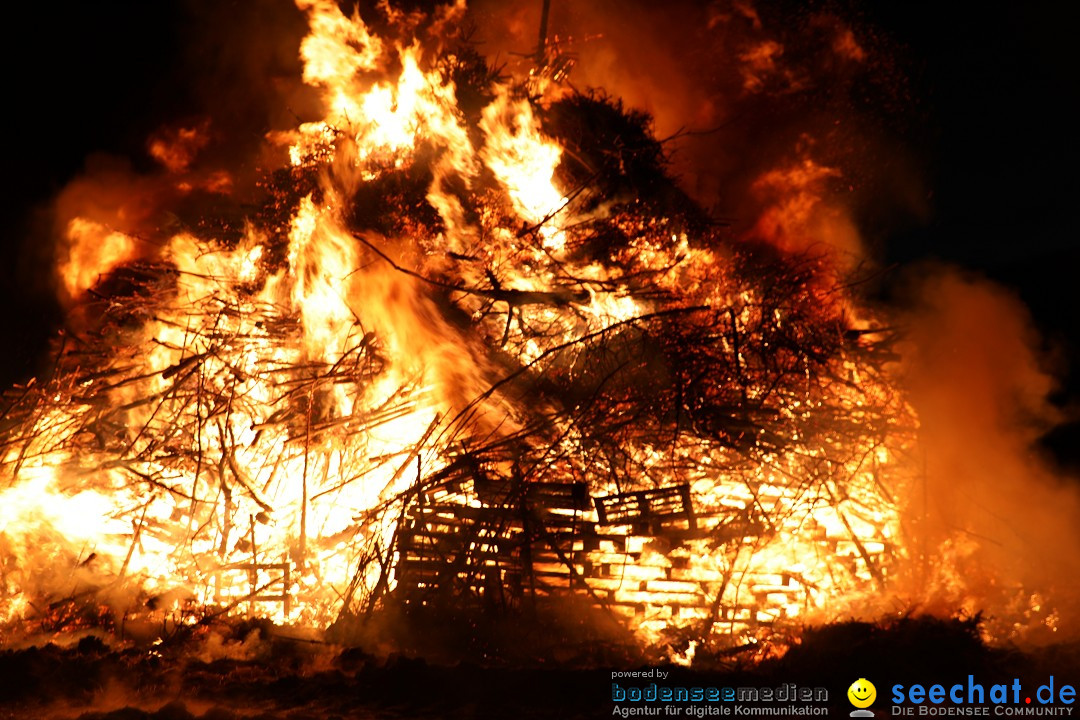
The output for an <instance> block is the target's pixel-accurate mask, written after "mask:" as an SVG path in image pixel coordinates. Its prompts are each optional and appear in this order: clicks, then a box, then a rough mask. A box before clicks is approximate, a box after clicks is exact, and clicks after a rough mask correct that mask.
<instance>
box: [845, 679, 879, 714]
mask: <svg viewBox="0 0 1080 720" xmlns="http://www.w3.org/2000/svg"><path fill="white" fill-rule="evenodd" d="M847 697H848V700H849V701H850V702H851V704H852V705H854V706H855V707H857V708H866V707H870V706H871V705H873V704H874V700H875V699H876V698H877V688H875V687H874V683H872V682H870V681H869V680H867V679H866V678H859V679H858V680H856V681H855V682H853V683H851V687H849V688H848V689H847Z"/></svg>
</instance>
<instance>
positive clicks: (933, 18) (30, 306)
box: [0, 0, 1080, 462]
mask: <svg viewBox="0 0 1080 720" xmlns="http://www.w3.org/2000/svg"><path fill="white" fill-rule="evenodd" d="M286 4H287V3H286ZM260 6H261V7H262V8H266V5H264V4H263V3H255V2H246V3H227V2H226V3H214V4H212V5H211V4H209V3H205V2H203V3H200V2H186V3H179V2H134V1H131V0H126V1H123V2H110V3H70V4H65V3H59V4H56V3H49V4H39V5H35V7H34V8H33V9H29V10H25V9H24V10H23V11H22V17H20V18H18V19H17V20H16V21H14V22H13V21H11V19H10V18H9V22H8V23H7V36H8V37H7V41H6V42H5V43H4V44H3V49H2V52H3V59H2V62H3V67H4V68H5V69H6V72H5V78H6V80H7V83H6V87H5V88H4V93H5V94H6V95H7V98H8V102H7V103H5V104H6V106H7V109H6V111H5V116H6V118H5V119H6V123H5V124H6V125H7V130H6V131H5V139H6V142H5V143H4V150H3V159H4V168H5V173H6V182H5V183H4V190H3V193H2V198H3V199H2V201H0V238H2V241H0V242H2V246H0V252H2V255H0V273H2V274H0V302H2V308H3V309H2V311H0V338H3V345H4V347H3V351H2V352H0V385H2V386H4V387H6V386H8V385H10V384H11V383H12V382H18V381H25V380H26V379H28V378H29V377H30V376H32V375H34V374H35V373H37V372H38V371H39V370H40V363H41V361H42V357H43V353H44V352H45V350H46V348H47V343H48V340H49V338H50V337H52V336H53V334H54V333H55V330H56V328H57V327H58V326H59V323H60V318H61V315H60V312H59V310H58V308H57V307H56V306H55V304H54V303H53V302H52V300H51V299H50V298H51V293H50V290H49V287H48V282H47V280H46V279H45V278H44V277H43V276H44V275H46V274H47V261H46V260H47V253H46V252H43V251H42V248H43V246H44V245H45V244H46V243H47V242H48V227H47V223H46V222H45V220H44V219H43V218H44V215H43V213H42V212H41V208H43V207H44V206H45V205H46V204H47V202H48V201H49V199H50V198H51V197H53V196H55V194H56V193H57V192H58V191H59V190H60V189H61V188H62V187H63V186H64V185H65V184H66V183H67V182H68V181H69V180H70V179H71V178H72V177H73V176H74V175H75V174H76V173H78V172H79V170H80V169H81V168H82V167H83V164H84V162H85V159H86V157H87V156H88V155H90V154H91V153H94V152H106V153H109V154H113V155H120V156H127V157H131V158H133V159H134V162H135V163H136V165H138V163H140V162H141V163H145V162H146V160H145V153H144V148H145V141H146V137H147V135H149V133H150V132H152V131H153V130H154V129H155V128H157V127H159V126H160V125H161V124H163V123H165V122H168V121H171V120H175V119H176V118H182V117H185V116H191V115H198V114H203V113H211V114H214V107H213V104H214V100H213V99H212V98H213V97H214V96H215V92H216V94H217V96H218V97H221V95H222V93H221V90H222V89H224V90H226V94H228V93H227V90H228V88H229V83H230V77H231V75H230V73H233V71H234V70H235V67H234V65H231V64H230V61H229V58H230V53H229V48H228V47H224V46H223V45H227V44H228V43H230V42H236V40H235V38H236V37H237V35H238V33H236V32H222V26H223V25H237V26H239V25H241V24H244V23H253V25H252V31H251V38H252V41H256V42H257V41H259V40H260V33H262V32H264V31H265V32H266V33H278V34H280V33H281V32H282V27H281V26H282V24H283V23H284V25H286V26H287V25H289V23H290V21H289V19H288V14H287V13H286V14H285V15H280V14H279V15H278V16H275V17H276V19H274V20H268V21H266V22H260V19H264V15H263V13H262V10H260ZM211 7H212V8H213V9H212V11H211V10H210V8H211ZM842 11H844V12H853V13H855V14H857V15H858V16H859V17H860V18H861V20H862V21H863V22H864V23H866V24H867V25H869V26H872V27H875V28H877V30H878V32H879V33H881V35H882V37H886V38H888V40H889V41H890V43H892V44H893V45H894V46H895V47H897V48H898V49H899V52H900V53H901V55H902V56H903V57H902V65H903V67H904V70H905V73H906V74H907V76H908V82H909V83H910V88H911V92H912V94H913V96H915V97H916V98H918V101H919V105H920V107H921V110H920V112H919V113H918V114H917V115H915V116H914V122H912V123H909V126H908V132H907V134H906V137H905V138H904V140H903V141H904V142H905V143H907V144H908V148H907V149H906V150H907V151H908V152H910V154H911V156H912V157H915V158H918V159H919V166H920V167H921V168H922V169H923V172H924V173H925V175H926V177H925V179H924V182H925V185H926V186H927V187H929V188H930V189H931V202H930V208H931V211H930V215H929V217H927V218H921V219H918V220H917V221H915V220H912V221H907V222H900V223H897V227H896V229H895V230H892V231H890V232H888V233H887V234H886V238H885V242H884V246H883V252H884V258H883V259H884V260H885V261H886V262H887V263H899V264H901V265H905V264H911V263H915V262H918V261H920V260H923V259H926V258H936V259H942V260H945V261H948V262H951V263H955V264H958V265H960V266H963V267H967V268H971V269H973V270H975V271H978V272H980V273H983V274H986V275H988V276H990V277H992V278H993V279H995V280H997V281H999V282H1001V283H1003V284H1005V285H1006V286H1008V287H1011V288H1013V289H1015V290H1016V291H1017V292H1018V293H1019V294H1020V296H1021V297H1022V298H1023V300H1024V301H1025V302H1026V304H1027V305H1028V306H1029V307H1030V308H1031V311H1032V313H1033V316H1034V318H1035V320H1036V323H1037V325H1038V326H1039V328H1040V330H1041V331H1042V333H1043V337H1044V338H1045V339H1046V342H1047V346H1048V348H1054V349H1056V351H1057V352H1058V353H1059V356H1060V357H1063V358H1064V359H1065V363H1064V366H1063V368H1062V371H1063V385H1062V389H1061V391H1060V392H1059V393H1058V396H1057V397H1056V400H1057V401H1058V402H1059V403H1061V404H1062V405H1065V406H1068V405H1072V404H1075V403H1076V402H1077V400H1078V399H1080V371H1078V368H1080V362H1078V358H1080V352H1078V350H1080V316H1078V314H1077V313H1076V312H1075V311H1074V309H1073V308H1074V305H1076V302H1075V298H1076V296H1077V291H1076V287H1077V284H1076V281H1075V277H1074V276H1075V274H1076V273H1077V268H1078V267H1080V240H1078V239H1080V235H1078V232H1077V231H1078V229H1080V228H1078V218H1077V213H1076V211H1075V209H1074V205H1075V201H1074V199H1075V198H1076V196H1077V191H1078V185H1080V180H1078V168H1080V164H1078V162H1077V161H1078V159H1080V157H1078V155H1080V153H1078V152H1077V138H1076V131H1075V125H1076V118H1075V114H1074V111H1073V110H1072V108H1073V107H1074V106H1075V104H1076V101H1077V100H1080V98H1078V94H1080V93H1078V92H1077V87H1078V83H1077V73H1076V71H1077V69H1078V65H1080V63H1078V62H1077V60H1076V57H1075V53H1074V51H1073V50H1072V49H1071V48H1072V47H1073V40H1074V38H1073V35H1074V32H1075V29H1074V25H1073V24H1072V23H1071V22H1070V21H1069V20H1068V18H1066V10H1065V9H1064V8H1063V7H1061V6H1059V5H1054V4H1051V3H1048V2H1042V3H1018V4H1015V5H1014V6H1013V7H1010V8H1009V9H1008V10H1001V9H997V8H996V7H994V6H992V5H985V4H975V3H965V4H959V5H957V4H953V5H950V6H948V7H945V8H942V7H936V6H935V7H930V6H927V7H915V6H912V5H911V4H907V3H904V4H901V3H867V4H865V5H860V4H855V5H853V6H852V7H851V8H844V9H842ZM282 17H284V18H285V19H284V20H282V19H281V18H282ZM296 17H299V14H298V13H297V14H296ZM208 18H209V20H208ZM208 23H212V24H213V25H215V26H217V27H210V26H208ZM271 25H274V27H270V26H271ZM301 30H302V28H301ZM291 31H292V29H291V28H290V27H286V28H285V33H286V34H288V32H291ZM239 35H240V37H243V36H244V34H243V33H239ZM230 37H232V38H234V39H233V40H229V39H228V38H230ZM282 42H286V43H288V42H291V40H289V39H288V38H286V39H285V40H284V41H282ZM293 47H295V45H293ZM267 56H268V57H270V56H273V58H274V62H275V63H276V67H275V68H274V69H273V70H274V72H278V73H286V72H289V71H290V68H289V67H288V65H289V62H288V61H287V60H286V61H282V60H280V53H278V54H275V53H274V52H270V53H268V55H267ZM298 67H299V66H298V65H297V66H296V68H297V69H298ZM233 80H235V78H233ZM208 88H209V89H210V90H211V91H210V92H208V90H207V89H208ZM263 110H264V109H262V108H253V109H252V112H253V113H254V114H255V115H259V114H260V113H262V112H263ZM230 112H232V113H233V114H235V113H236V112H238V110H237V108H235V107H232V108H231V109H230ZM250 130H251V131H252V132H258V131H259V128H258V127H257V123H256V127H253V128H250ZM1047 444H1048V446H1049V447H1051V448H1053V449H1054V450H1055V451H1056V453H1057V454H1058V455H1059V457H1061V458H1063V459H1064V460H1066V461H1069V462H1075V461H1076V459H1077V457H1078V456H1080V452H1078V451H1076V450H1074V448H1076V447H1080V432H1078V431H1077V429H1076V426H1075V425H1070V426H1066V427H1065V428H1063V429H1060V430H1058V431H1056V432H1055V433H1052V434H1051V436H1049V437H1048V439H1047Z"/></svg>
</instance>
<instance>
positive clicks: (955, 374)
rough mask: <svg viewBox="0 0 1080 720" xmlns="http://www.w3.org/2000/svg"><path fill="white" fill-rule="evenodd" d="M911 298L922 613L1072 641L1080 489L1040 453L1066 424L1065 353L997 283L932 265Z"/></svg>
mask: <svg viewBox="0 0 1080 720" xmlns="http://www.w3.org/2000/svg"><path fill="white" fill-rule="evenodd" d="M913 275H914V273H913ZM909 297H910V298H911V307H910V309H909V310H908V311H907V313H906V316H905V318H904V322H903V324H904V326H905V327H906V328H907V329H908V342H907V346H906V348H904V352H903V355H904V358H905V370H904V373H905V377H904V380H905V383H906V387H907V389H908V391H909V393H910V401H911V403H912V404H913V406H914V408H915V410H916V412H917V414H918V418H919V422H920V430H919V435H918V451H917V455H916V457H915V458H914V461H915V463H916V464H920V465H921V467H920V468H917V473H916V474H917V476H919V479H918V480H917V481H916V485H915V487H914V488H913V489H914V492H913V494H912V498H911V506H910V508H909V526H908V529H909V531H910V532H911V536H912V539H913V540H914V541H915V542H914V545H913V546H912V552H913V554H914V555H915V556H916V559H917V560H919V561H921V562H922V563H923V567H922V568H921V569H918V570H917V573H918V574H919V585H920V586H921V587H920V588H919V590H920V594H921V596H922V602H923V603H924V607H925V608H926V609H929V610H931V611H935V610H936V611H939V612H945V613H948V612H950V609H951V611H952V612H955V611H956V609H957V608H958V607H959V608H963V609H966V610H967V611H969V612H971V613H975V612H983V613H984V614H985V615H986V616H987V619H988V627H989V628H990V631H991V633H994V632H995V631H996V632H1000V633H1002V634H1013V633H1015V634H1017V635H1018V636H1019V637H1021V638H1022V639H1024V640H1027V641H1029V642H1045V641H1048V640H1055V639H1056V640H1063V639H1065V638H1062V637H1057V636H1055V634H1054V633H1055V632H1056V631H1058V630H1066V629H1069V630H1070V632H1075V630H1072V629H1073V628H1075V627H1076V624H1075V622H1074V620H1075V619H1076V613H1077V610H1078V609H1080V608H1077V607H1076V596H1077V586H1076V580H1075V578H1076V577H1077V576H1078V572H1080V524H1078V523H1077V519H1078V518H1080V492H1078V486H1077V485H1076V483H1075V480H1074V479H1071V478H1066V477H1063V476H1062V474H1061V472H1060V471H1059V470H1058V469H1056V468H1055V467H1054V466H1053V464H1052V462H1051V461H1050V460H1049V459H1048V458H1047V457H1046V456H1045V455H1044V454H1042V453H1040V452H1039V451H1038V450H1037V442H1038V440H1039V438H1040V437H1041V436H1042V435H1043V434H1044V433H1045V432H1046V431H1047V430H1049V429H1050V428H1051V427H1053V426H1054V425H1055V424H1057V423H1059V422H1060V421H1061V420H1062V417H1061V413H1060V411H1059V410H1058V409H1057V408H1056V407H1054V405H1053V404H1051V403H1050V401H1049V399H1048V397H1049V395H1050V393H1051V392H1052V391H1053V390H1054V388H1055V384H1056V383H1055V379H1054V374H1053V372H1052V371H1053V358H1052V356H1048V355H1047V353H1046V352H1045V351H1044V350H1043V349H1042V347H1041V340H1040V337H1039V335H1038V333H1037V331H1036V330H1035V329H1034V323H1033V321H1032V318H1031V316H1030V314H1029V312H1028V311H1027V309H1026V308H1025V307H1024V305H1023V304H1022V303H1021V301H1020V300H1019V298H1017V297H1016V296H1015V295H1014V294H1012V293H1011V292H1009V291H1008V290H1006V289H1004V288H1002V287H1000V286H998V285H995V284H993V283H991V282H990V281H988V280H985V279H982V278H979V277H976V276H973V275H970V274H965V273H962V272H960V271H957V270H955V269H949V268H943V267H933V268H925V267H924V268H921V269H920V271H919V272H918V274H917V279H913V280H912V281H911V285H910V288H909ZM920 471H921V472H920Z"/></svg>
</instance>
